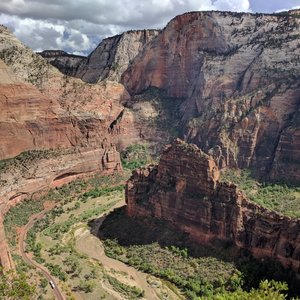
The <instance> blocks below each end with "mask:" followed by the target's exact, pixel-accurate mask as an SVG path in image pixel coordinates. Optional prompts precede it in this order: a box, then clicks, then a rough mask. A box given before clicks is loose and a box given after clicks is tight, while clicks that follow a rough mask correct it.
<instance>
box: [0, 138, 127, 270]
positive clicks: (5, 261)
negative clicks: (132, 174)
mask: <svg viewBox="0 0 300 300" xmlns="http://www.w3.org/2000/svg"><path fill="white" fill-rule="evenodd" d="M28 156H29V158H28V161H27V162H26V161H25V162H22V163H21V162H17V164H16V165H12V167H10V168H8V169H7V170H4V171H3V170H0V265H1V266H2V267H3V268H4V269H10V268H13V267H14V264H13V260H12V258H11V255H10V252H9V248H8V246H7V243H6V240H5V232H4V228H3V223H2V221H3V220H2V219H3V216H4V215H5V213H6V212H7V211H8V210H9V208H10V207H11V206H13V205H15V204H17V203H18V202H20V201H22V200H24V199H28V198H32V197H40V196H41V195H43V194H45V193H46V192H47V191H49V189H50V188H56V187H60V186H62V185H63V184H66V183H69V182H70V181H72V180H75V179H78V178H88V177H90V176H92V175H95V174H102V175H111V174H114V173H115V172H121V171H122V166H121V161H120V154H119V152H118V151H117V150H116V147H115V146H114V145H112V144H109V143H107V142H105V141H104V142H103V143H102V145H100V146H99V148H98V149H93V148H92V149H87V148H83V149H77V150H69V151H66V152H65V153H64V152H61V153H59V152H58V151H57V152H56V153H52V154H50V155H46V157H44V158H40V159H36V160H32V161H31V160H30V153H29V154H28Z"/></svg>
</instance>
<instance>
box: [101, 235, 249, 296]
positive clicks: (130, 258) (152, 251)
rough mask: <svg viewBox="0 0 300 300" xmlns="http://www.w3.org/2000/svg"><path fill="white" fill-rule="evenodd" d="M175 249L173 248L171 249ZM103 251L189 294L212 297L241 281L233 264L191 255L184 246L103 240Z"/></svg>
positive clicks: (232, 287)
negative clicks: (166, 246)
mask: <svg viewBox="0 0 300 300" xmlns="http://www.w3.org/2000/svg"><path fill="white" fill-rule="evenodd" d="M171 248H173V250H174V249H175V248H176V251H171V250H170V249H171ZM105 249H106V254H107V255H108V256H110V257H112V258H116V259H118V260H121V261H123V262H125V263H127V264H129V265H131V266H133V267H135V268H137V269H139V270H142V271H144V272H147V273H150V274H152V275H155V276H159V277H161V278H164V279H167V280H169V281H170V282H172V283H174V284H175V285H176V286H177V287H179V288H181V290H182V291H183V292H184V293H185V294H186V295H187V296H188V297H189V298H194V297H196V296H200V295H205V296H211V295H213V294H214V293H216V292H218V291H223V290H225V289H226V288H227V289H229V290H235V289H237V288H238V287H241V284H242V282H243V279H242V276H241V273H240V272H239V271H238V270H237V269H236V268H235V267H234V265H233V264H232V263H227V262H224V261H222V260H219V259H216V258H213V257H201V258H193V257H190V256H188V254H187V251H186V249H182V250H181V249H179V248H177V247H175V246H171V247H170V248H169V247H168V248H163V247H161V246H160V245H159V244H157V243H154V244H148V245H132V246H129V247H122V246H120V245H119V244H118V243H117V242H116V241H114V240H106V241H105Z"/></svg>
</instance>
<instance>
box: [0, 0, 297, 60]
mask: <svg viewBox="0 0 300 300" xmlns="http://www.w3.org/2000/svg"><path fill="white" fill-rule="evenodd" d="M293 8H300V0H284V1H283V0H147V1H143V0H1V2H0V24H3V25H5V26H7V27H8V28H9V29H10V30H11V31H12V32H13V33H14V34H15V35H16V36H17V37H18V38H19V39H20V40H21V41H22V42H23V43H24V44H26V45H27V46H29V47H30V48H32V49H33V50H34V51H42V50H45V49H62V50H65V51H67V52H69V53H74V54H81V55H87V54H89V53H90V52H91V51H92V50H93V49H94V48H95V47H96V46H97V45H98V44H99V42H100V41H101V40H102V39H103V38H106V37H109V36H113V35H116V34H118V33H121V32H124V31H126V30H130V29H148V28H155V29H157V28H163V27H164V26H165V25H166V24H167V23H168V21H170V20H171V19H172V18H173V17H175V16H176V15H179V14H182V13H185V12H188V11H198V10H199V11H201V10H225V11H243V12H265V13H271V12H277V11H280V10H289V9H293Z"/></svg>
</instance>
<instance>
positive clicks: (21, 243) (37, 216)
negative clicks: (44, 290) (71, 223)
mask: <svg viewBox="0 0 300 300" xmlns="http://www.w3.org/2000/svg"><path fill="white" fill-rule="evenodd" d="M46 212H47V210H43V211H42V212H40V213H38V214H35V215H32V216H31V218H30V219H29V222H28V223H27V224H26V225H25V227H24V228H23V230H22V231H21V234H20V239H19V249H20V252H21V256H22V258H23V260H24V261H25V262H26V263H27V264H29V265H31V266H33V267H35V268H36V269H38V270H39V271H41V272H42V273H43V274H44V275H45V277H46V278H47V279H48V281H52V282H53V283H54V288H53V289H52V290H53V294H54V296H55V298H56V299H58V300H65V298H64V296H63V294H62V293H61V291H60V290H59V287H58V286H57V284H56V283H55V279H54V278H53V277H52V276H51V274H50V273H49V272H48V270H47V269H46V268H45V267H43V266H41V265H39V264H38V263H37V262H36V261H34V260H32V259H31V258H30V257H29V256H28V255H27V253H26V252H25V240H26V235H27V232H28V230H29V229H30V228H31V227H32V226H33V225H34V223H35V222H36V221H37V220H38V219H41V218H42V217H43V216H44V214H45V213H46Z"/></svg>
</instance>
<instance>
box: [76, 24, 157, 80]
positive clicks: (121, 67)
mask: <svg viewBox="0 0 300 300" xmlns="http://www.w3.org/2000/svg"><path fill="white" fill-rule="evenodd" d="M158 32H159V31H158V30H131V31H127V32H124V33H122V34H120V35H116V36H113V37H110V38H107V39H104V40H103V41H102V42H101V43H100V44H99V45H98V47H97V48H96V49H95V50H94V51H93V52H92V53H91V54H90V55H89V56H88V58H87V60H86V61H83V62H82V63H81V65H80V67H79V69H78V71H77V73H76V77H79V78H81V79H82V80H83V81H85V82H90V83H95V82H98V81H101V80H103V79H109V80H113V81H117V82H119V81H120V78H121V75H122V74H123V73H124V71H125V70H126V69H127V68H128V66H129V65H130V63H131V62H132V61H133V59H134V58H135V57H136V56H137V55H138V54H139V53H140V52H141V51H142V50H143V48H144V47H145V45H147V44H148V43H149V42H150V41H151V40H152V39H153V38H154V37H155V36H156V35H157V34H158Z"/></svg>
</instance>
